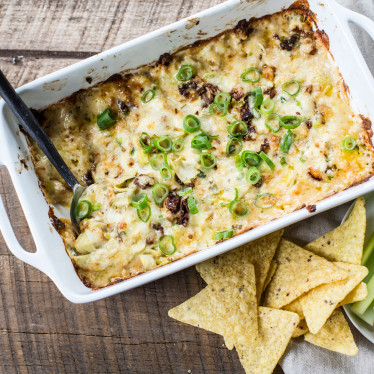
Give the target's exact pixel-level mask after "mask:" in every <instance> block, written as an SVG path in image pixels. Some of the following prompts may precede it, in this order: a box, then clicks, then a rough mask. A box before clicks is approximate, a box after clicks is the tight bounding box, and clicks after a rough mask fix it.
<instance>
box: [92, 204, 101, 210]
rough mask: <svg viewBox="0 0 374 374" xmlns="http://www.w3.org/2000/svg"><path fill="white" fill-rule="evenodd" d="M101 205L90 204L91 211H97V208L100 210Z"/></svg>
mask: <svg viewBox="0 0 374 374" xmlns="http://www.w3.org/2000/svg"><path fill="white" fill-rule="evenodd" d="M101 207H102V205H101V204H100V203H97V204H95V205H92V211H93V212H97V211H98V210H100V209H101Z"/></svg>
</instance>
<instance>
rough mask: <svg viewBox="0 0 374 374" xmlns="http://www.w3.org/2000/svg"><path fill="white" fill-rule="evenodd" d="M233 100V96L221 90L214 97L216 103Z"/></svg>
mask: <svg viewBox="0 0 374 374" xmlns="http://www.w3.org/2000/svg"><path fill="white" fill-rule="evenodd" d="M230 101H231V96H230V94H229V93H227V92H220V93H218V94H217V95H216V96H215V97H214V102H215V103H216V104H229V103H230Z"/></svg>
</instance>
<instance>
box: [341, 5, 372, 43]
mask: <svg viewBox="0 0 374 374" xmlns="http://www.w3.org/2000/svg"><path fill="white" fill-rule="evenodd" d="M336 7H337V9H338V11H339V13H340V14H341V15H342V16H343V17H344V18H345V21H346V22H353V23H354V24H356V25H357V26H360V27H362V28H363V29H364V30H365V31H366V32H367V33H368V34H369V35H370V36H371V38H372V39H373V40H374V22H373V21H372V20H371V19H370V18H368V17H366V16H364V15H362V14H360V13H357V12H354V11H353V10H350V9H347V8H345V7H344V6H342V5H340V4H338V3H336Z"/></svg>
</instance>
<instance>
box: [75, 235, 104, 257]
mask: <svg viewBox="0 0 374 374" xmlns="http://www.w3.org/2000/svg"><path fill="white" fill-rule="evenodd" d="M104 242H105V239H104V237H103V233H102V231H101V230H93V231H91V230H86V231H84V232H83V233H81V234H80V235H79V236H78V238H77V239H76V240H75V250H76V251H77V252H78V253H80V254H83V255H84V254H87V253H91V252H94V251H96V249H98V248H100V247H101V246H102V245H103V243H104Z"/></svg>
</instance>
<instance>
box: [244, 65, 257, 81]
mask: <svg viewBox="0 0 374 374" xmlns="http://www.w3.org/2000/svg"><path fill="white" fill-rule="evenodd" d="M260 77H261V74H260V72H259V70H258V69H257V68H254V67H253V66H252V67H250V68H248V69H247V70H245V71H244V73H243V74H242V75H241V76H240V79H241V80H242V81H243V82H251V83H256V82H258V81H259V80H260Z"/></svg>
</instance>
